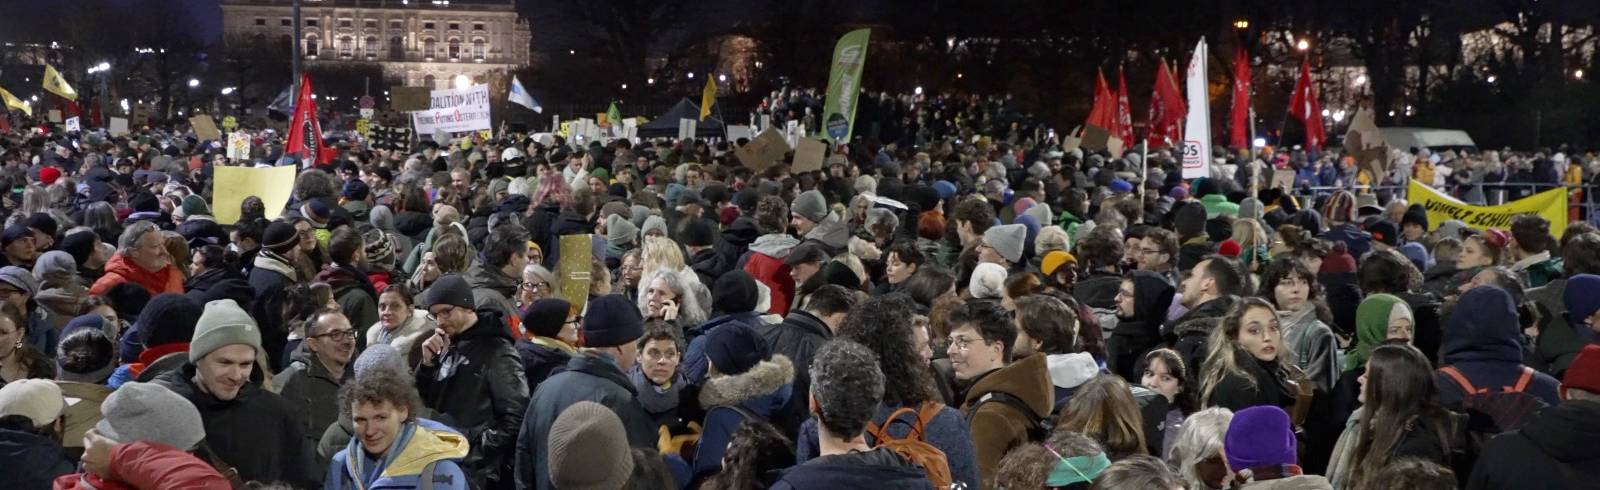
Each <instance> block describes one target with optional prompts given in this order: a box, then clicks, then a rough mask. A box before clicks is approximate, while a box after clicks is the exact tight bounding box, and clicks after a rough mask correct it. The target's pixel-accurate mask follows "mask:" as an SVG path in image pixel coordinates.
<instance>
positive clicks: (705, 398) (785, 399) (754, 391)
mask: <svg viewBox="0 0 1600 490" xmlns="http://www.w3.org/2000/svg"><path fill="white" fill-rule="evenodd" d="M794 376H795V371H794V364H793V363H792V362H790V361H789V358H787V357H784V356H783V355H781V354H774V355H773V356H772V358H771V359H767V360H764V361H761V362H758V363H756V365H755V366H752V367H751V368H750V370H748V371H745V372H743V373H740V374H735V375H727V376H718V377H715V378H711V379H707V380H706V382H705V386H703V387H702V388H701V389H700V406H701V407H704V408H705V409H706V416H705V420H704V421H703V422H701V424H700V425H701V427H702V430H701V432H700V443H699V444H698V445H697V446H696V450H695V454H694V475H695V476H696V477H697V478H703V477H707V476H710V475H713V474H716V473H718V472H720V471H722V455H723V453H724V451H726V450H727V448H728V443H729V442H731V441H732V440H733V433H734V431H735V430H738V428H739V425H740V424H743V423H745V422H746V420H745V416H744V414H741V413H739V411H738V410H736V409H734V408H733V407H735V406H737V407H740V408H743V409H745V410H747V411H749V412H750V414H751V415H754V416H755V417H758V418H759V419H761V420H763V421H770V420H772V418H773V416H774V415H777V414H778V413H779V411H781V410H783V408H784V405H786V404H788V403H789V398H790V396H791V395H792V393H793V391H792V390H793V388H794V385H793V384H792V383H793V381H794Z"/></svg>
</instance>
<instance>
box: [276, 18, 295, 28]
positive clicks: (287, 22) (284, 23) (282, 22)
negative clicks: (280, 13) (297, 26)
mask: <svg viewBox="0 0 1600 490" xmlns="http://www.w3.org/2000/svg"><path fill="white" fill-rule="evenodd" d="M279 20H280V22H279V23H278V25H281V26H283V27H289V26H292V25H294V24H293V22H292V21H290V20H289V19H279Z"/></svg>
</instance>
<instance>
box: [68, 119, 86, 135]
mask: <svg viewBox="0 0 1600 490" xmlns="http://www.w3.org/2000/svg"><path fill="white" fill-rule="evenodd" d="M76 131H83V126H81V125H80V124H79V123H78V116H72V117H69V118H67V132H68V133H71V132H76Z"/></svg>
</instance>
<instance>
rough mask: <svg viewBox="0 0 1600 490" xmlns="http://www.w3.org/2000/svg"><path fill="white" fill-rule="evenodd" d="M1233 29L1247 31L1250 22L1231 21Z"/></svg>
mask: <svg viewBox="0 0 1600 490" xmlns="http://www.w3.org/2000/svg"><path fill="white" fill-rule="evenodd" d="M1233 28H1234V29H1249V28H1250V21H1248V20H1245V19H1239V20H1236V21H1233Z"/></svg>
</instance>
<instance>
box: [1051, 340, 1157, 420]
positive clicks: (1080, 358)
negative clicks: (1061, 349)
mask: <svg viewBox="0 0 1600 490" xmlns="http://www.w3.org/2000/svg"><path fill="white" fill-rule="evenodd" d="M1045 364H1046V367H1047V368H1048V369H1049V370H1050V386H1051V387H1052V388H1053V389H1052V390H1051V395H1052V396H1054V397H1055V407H1054V408H1053V409H1051V413H1060V411H1061V409H1063V408H1066V406H1067V402H1069V401H1071V400H1072V393H1073V392H1076V391H1078V387H1079V386H1083V384H1084V383H1088V382H1089V380H1091V379H1094V377H1095V376H1099V375H1100V365H1099V364H1096V363H1095V362H1094V356H1092V355H1089V353H1087V352H1078V353H1074V354H1050V355H1047V356H1045ZM1127 379H1139V377H1137V376H1135V377H1133V378H1127Z"/></svg>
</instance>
